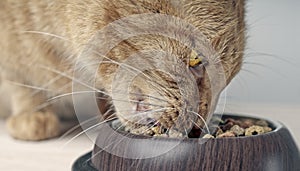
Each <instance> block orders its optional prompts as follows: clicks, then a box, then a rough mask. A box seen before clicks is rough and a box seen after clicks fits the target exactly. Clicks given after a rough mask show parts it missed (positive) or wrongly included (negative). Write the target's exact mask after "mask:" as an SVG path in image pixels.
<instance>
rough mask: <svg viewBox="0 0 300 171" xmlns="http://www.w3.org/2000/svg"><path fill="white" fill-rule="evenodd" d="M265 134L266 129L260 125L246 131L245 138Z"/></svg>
mask: <svg viewBox="0 0 300 171" xmlns="http://www.w3.org/2000/svg"><path fill="white" fill-rule="evenodd" d="M264 132H265V129H264V128H263V127H261V126H258V125H253V126H251V127H249V128H247V129H246V130H245V136H251V135H260V134H263V133H264Z"/></svg>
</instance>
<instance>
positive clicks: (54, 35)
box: [21, 30, 71, 42]
mask: <svg viewBox="0 0 300 171" xmlns="http://www.w3.org/2000/svg"><path fill="white" fill-rule="evenodd" d="M21 33H32V34H41V35H45V36H50V37H54V38H58V39H61V40H64V41H68V42H71V41H70V40H68V39H66V38H65V37H62V36H60V35H57V34H53V33H48V32H42V31H33V30H27V31H21Z"/></svg>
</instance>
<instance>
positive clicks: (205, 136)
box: [202, 134, 215, 138]
mask: <svg viewBox="0 0 300 171" xmlns="http://www.w3.org/2000/svg"><path fill="white" fill-rule="evenodd" d="M202 138H215V137H214V136H212V135H210V134H205V135H204V136H203V137H202Z"/></svg>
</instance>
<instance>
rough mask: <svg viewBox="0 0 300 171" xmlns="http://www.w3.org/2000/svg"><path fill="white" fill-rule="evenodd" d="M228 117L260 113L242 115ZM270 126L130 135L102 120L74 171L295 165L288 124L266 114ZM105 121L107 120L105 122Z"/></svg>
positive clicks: (290, 170)
mask: <svg viewBox="0 0 300 171" xmlns="http://www.w3.org/2000/svg"><path fill="white" fill-rule="evenodd" d="M222 117H223V118H224V117H230V118H235V119H238V118H241V119H260V118H256V117H251V116H242V115H223V116H222ZM265 120H266V121H267V122H268V123H269V125H270V126H271V127H272V128H273V131H271V132H268V133H265V134H261V135H253V136H248V137H225V138H210V139H207V138H186V139H179V138H178V139H177V138H164V137H146V136H141V135H133V134H129V133H127V132H124V131H115V130H114V129H112V128H111V127H110V126H107V125H103V126H102V127H101V128H100V129H99V130H100V132H99V136H98V138H97V140H96V142H95V146H94V149H93V150H92V152H90V153H88V154H86V155H84V156H82V157H81V158H79V159H78V160H77V161H76V162H75V163H74V165H73V168H72V169H73V170H74V171H84V170H99V171H128V170H143V171H144V170H151V171H156V170H160V171H170V170H174V171H178V170H188V171H192V170H196V171H199V170H214V171H219V170H220V171H224V170H228V171H234V170H264V171H265V170H266V171H269V170H270V171H276V170H278V171H283V170H284V171H285V170H286V171H297V170H300V153H299V149H298V147H297V146H296V144H295V142H294V140H293V138H292V136H291V134H290V133H289V131H288V130H287V128H286V127H285V126H284V125H283V124H281V123H279V122H276V121H272V120H268V119H265ZM110 125H112V124H111V123H110Z"/></svg>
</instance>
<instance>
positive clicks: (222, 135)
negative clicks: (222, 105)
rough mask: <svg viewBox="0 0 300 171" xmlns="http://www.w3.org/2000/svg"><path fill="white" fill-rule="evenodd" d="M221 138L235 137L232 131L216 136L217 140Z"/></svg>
mask: <svg viewBox="0 0 300 171" xmlns="http://www.w3.org/2000/svg"><path fill="white" fill-rule="evenodd" d="M222 137H235V135H234V133H233V132H232V131H227V132H225V133H223V134H220V135H218V136H217V138H222Z"/></svg>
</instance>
